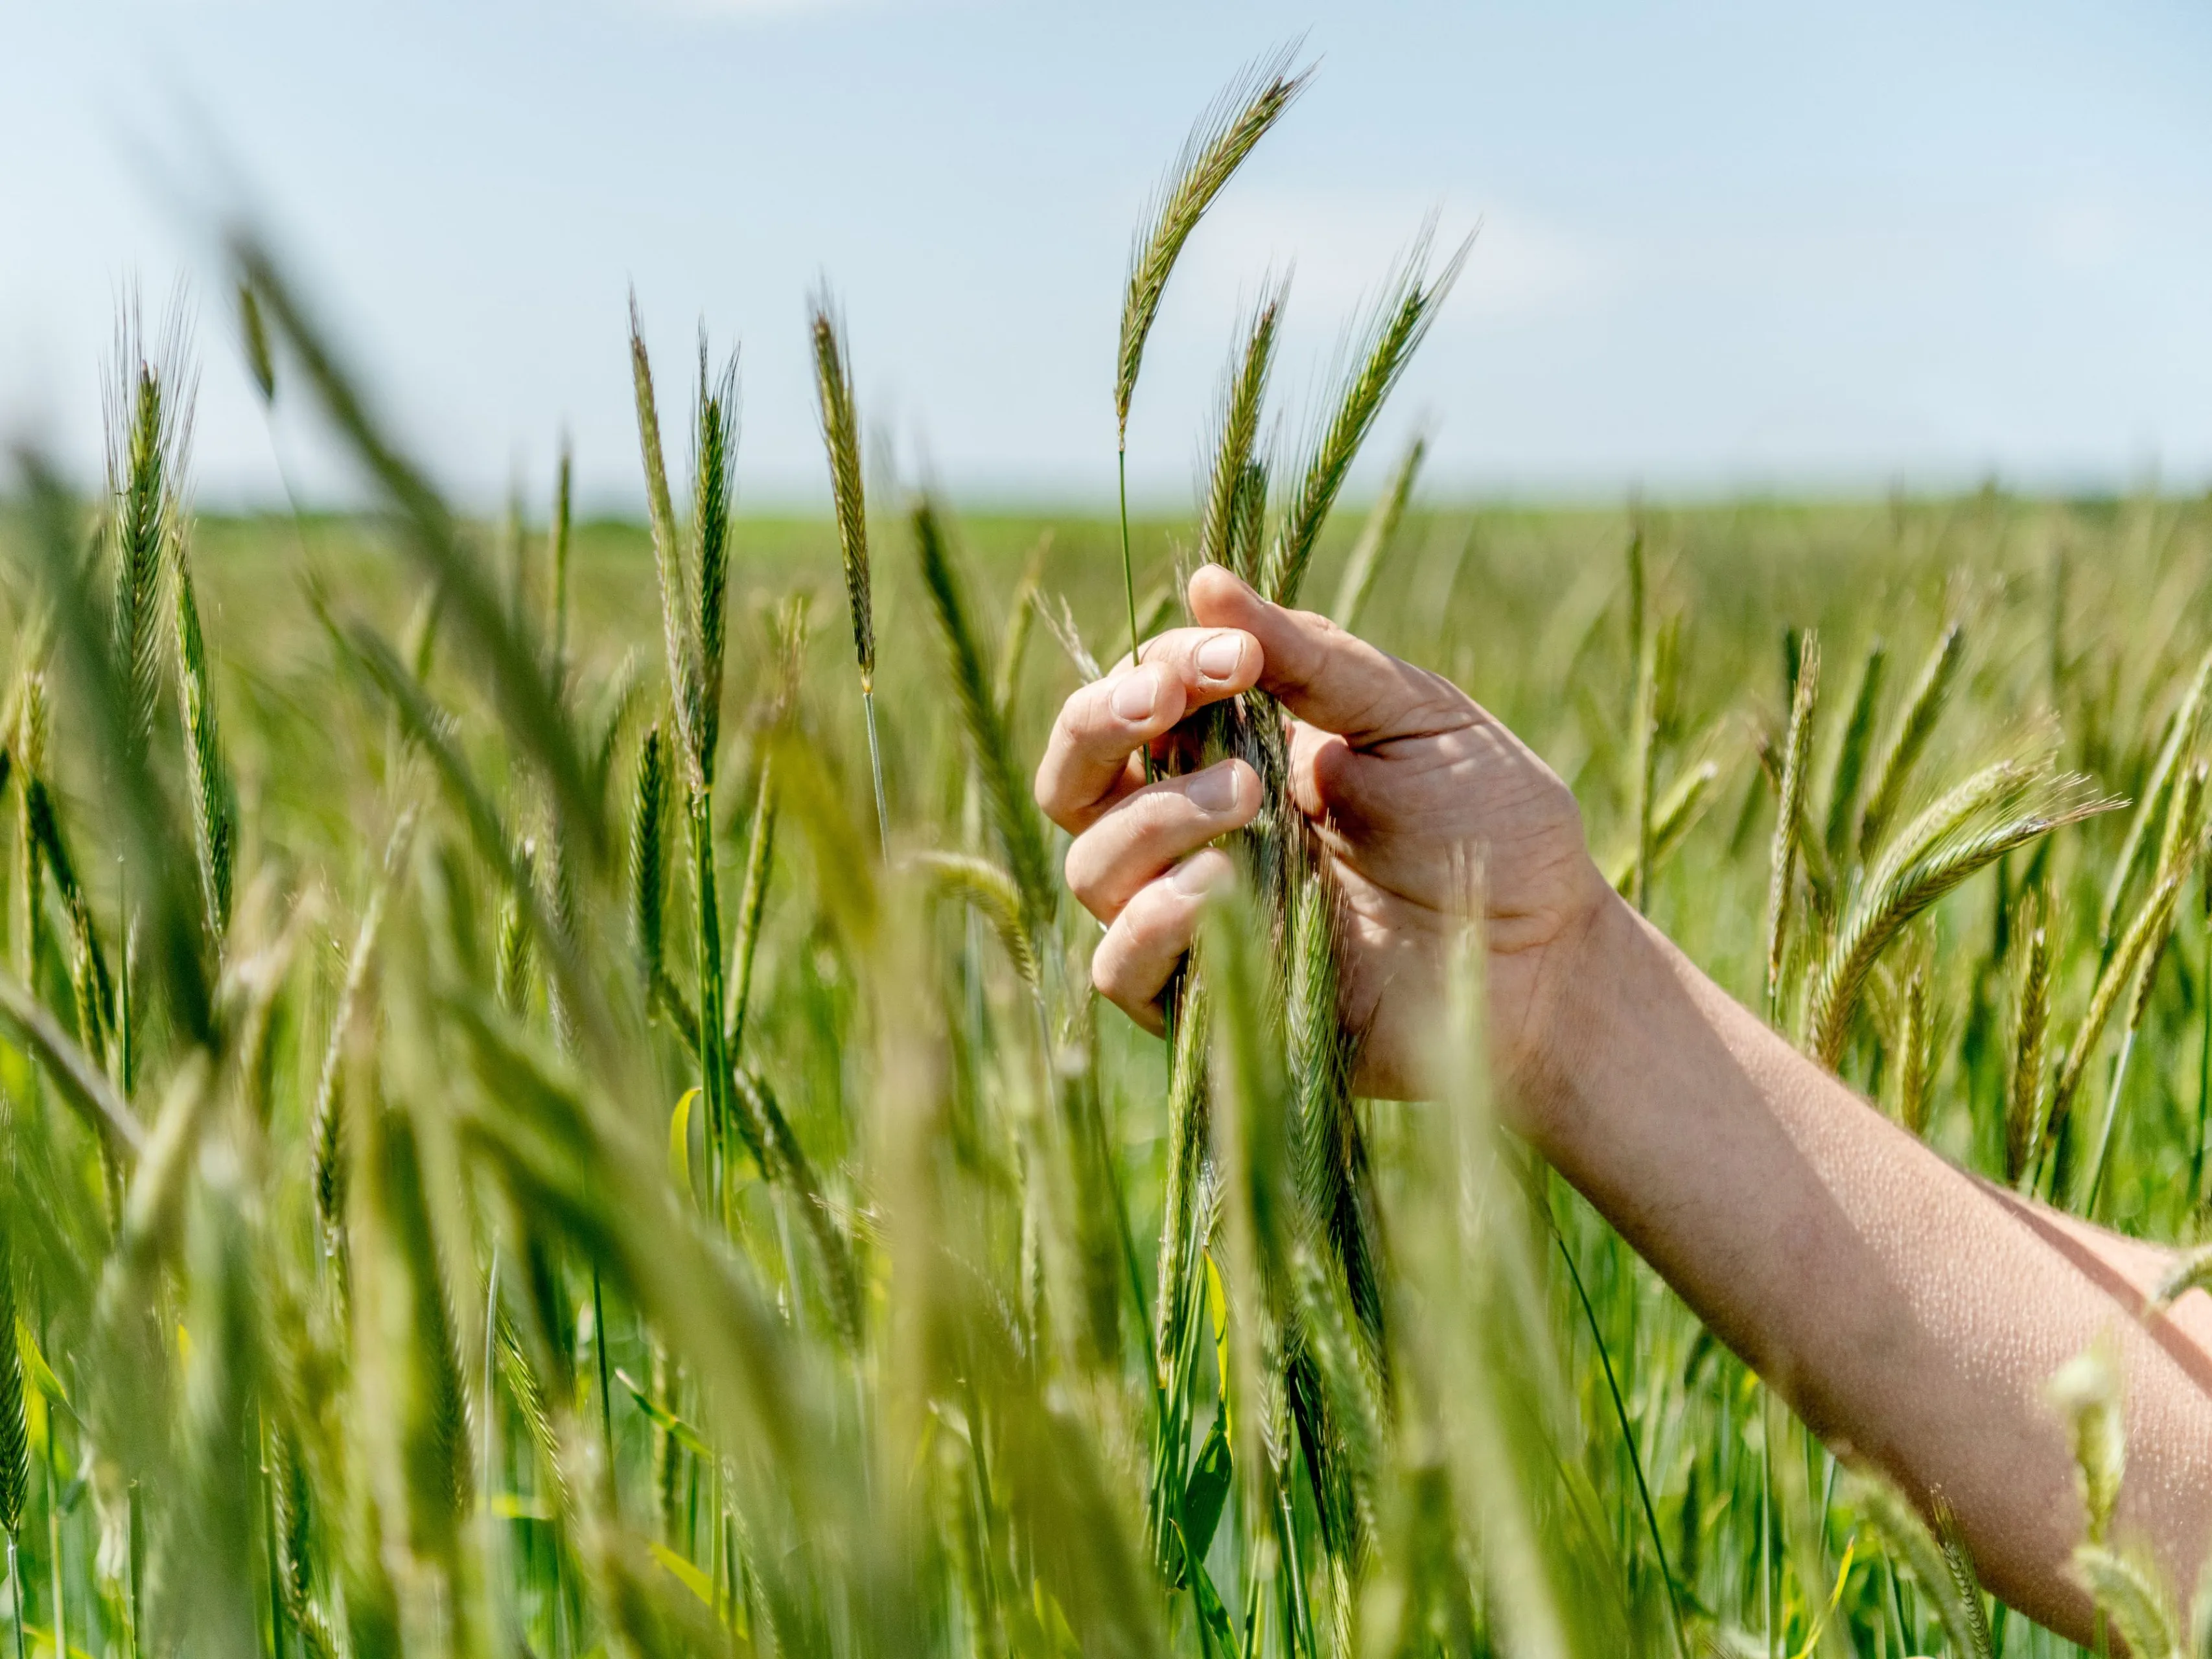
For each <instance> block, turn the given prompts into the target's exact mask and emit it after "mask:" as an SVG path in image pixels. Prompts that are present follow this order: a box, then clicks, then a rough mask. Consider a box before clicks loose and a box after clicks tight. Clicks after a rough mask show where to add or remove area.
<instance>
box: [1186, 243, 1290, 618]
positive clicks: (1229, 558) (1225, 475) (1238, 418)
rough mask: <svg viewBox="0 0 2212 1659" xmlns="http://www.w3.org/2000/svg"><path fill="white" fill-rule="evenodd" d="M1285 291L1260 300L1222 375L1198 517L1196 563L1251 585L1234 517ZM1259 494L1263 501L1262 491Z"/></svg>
mask: <svg viewBox="0 0 2212 1659" xmlns="http://www.w3.org/2000/svg"><path fill="white" fill-rule="evenodd" d="M1287 288H1288V285H1287V283H1275V284H1273V286H1272V287H1271V288H1270V289H1268V290H1267V292H1266V293H1265V294H1264V295H1262V297H1261V301H1260V303H1259V304H1258V305H1257V306H1256V307H1254V309H1253V313H1252V321H1251V324H1250V325H1249V327H1248V328H1247V329H1246V330H1245V331H1244V343H1243V345H1242V346H1241V347H1239V348H1238V349H1237V355H1236V356H1234V357H1233V358H1231V360H1230V363H1229V367H1228V368H1227V370H1226V371H1225V373H1224V374H1223V377H1222V389H1221V416H1220V422H1219V428H1220V434H1221V435H1220V436H1219V438H1218V439H1217V440H1216V441H1215V443H1214V447H1213V466H1212V471H1211V473H1210V474H1209V476H1208V477H1207V480H1206V505H1205V507H1204V508H1203V509H1202V510H1201V511H1200V517H1199V528H1198V557H1199V562H1200V563H1201V564H1218V565H1226V566H1228V567H1229V568H1231V569H1233V570H1235V571H1236V572H1237V574H1238V575H1240V576H1242V577H1243V578H1244V579H1245V580H1247V581H1251V580H1256V578H1257V575H1258V572H1257V571H1256V570H1255V569H1249V568H1245V564H1246V563H1247V562H1248V561H1245V560H1241V559H1240V558H1239V553H1240V552H1241V551H1242V550H1243V549H1242V547H1240V543H1241V542H1242V541H1243V538H1240V537H1239V536H1238V535H1237V512H1238V507H1239V506H1240V504H1241V503H1242V501H1243V496H1244V494H1245V492H1246V490H1247V488H1248V478H1247V474H1248V471H1249V468H1250V467H1251V465H1252V463H1253V453H1254V451H1255V449H1256V448H1257V447H1258V444H1259V438H1260V413H1261V406H1262V405H1263V404H1265V403H1266V401H1267V379H1268V374H1269V372H1270V371H1271V370H1272V369H1273V367H1274V362H1275V343H1276V341H1277V339H1278V337H1279V323H1280V321H1281V318H1282V310H1283V305H1284V301H1285V299H1286V297H1287ZM1259 495H1261V497H1262V498H1264V496H1265V495H1266V489H1265V487H1264V486H1262V487H1261V489H1260V491H1259ZM1255 539H1256V538H1255Z"/></svg>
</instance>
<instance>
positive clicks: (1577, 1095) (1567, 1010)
mask: <svg viewBox="0 0 2212 1659" xmlns="http://www.w3.org/2000/svg"><path fill="white" fill-rule="evenodd" d="M1649 935H1650V924H1649V923H1647V922H1646V921H1644V918H1643V917H1642V916H1640V915H1638V914H1637V913H1636V911H1635V909H1634V908H1632V907H1631V906H1630V904H1629V903H1628V902H1627V901H1626V899H1624V898H1622V897H1621V896H1620V894H1618V893H1616V892H1615V891H1613V888H1612V887H1611V886H1610V885H1609V884H1607V885H1606V886H1605V887H1604V890H1603V891H1602V893H1601V894H1600V895H1598V896H1596V897H1595V899H1594V901H1593V902H1591V903H1590V905H1589V907H1588V908H1587V909H1586V910H1585V911H1584V912H1583V914H1582V915H1581V916H1580V917H1579V918H1578V919H1577V921H1576V922H1575V923H1574V924H1573V925H1572V926H1571V927H1569V928H1567V929H1565V930H1563V931H1562V932H1561V933H1560V934H1559V937H1557V938H1556V939H1553V941H1552V942H1551V943H1550V944H1548V945H1546V946H1545V947H1544V955H1543V959H1542V961H1541V963H1538V964H1537V968H1536V972H1535V974H1534V976H1533V980H1532V983H1531V984H1530V987H1529V989H1528V996H1527V1000H1526V1003H1525V1006H1523V1007H1522V1009H1520V1010H1518V1011H1517V1014H1516V1012H1509V1011H1507V1010H1504V1009H1496V1008H1493V1014H1494V1016H1495V1017H1497V1018H1501V1019H1504V1018H1512V1019H1515V1020H1516V1024H1518V1027H1519V1030H1518V1032H1517V1034H1516V1041H1515V1042H1512V1043H1510V1045H1501V1047H1500V1051H1499V1058H1500V1059H1501V1060H1503V1061H1504V1066H1503V1068H1502V1072H1501V1075H1500V1076H1499V1078H1498V1084H1499V1086H1500V1089H1501V1091H1502V1093H1503V1096H1504V1098H1503V1101H1502V1105H1503V1107H1504V1112H1505V1115H1506V1120H1507V1121H1508V1122H1509V1123H1510V1124H1511V1125H1512V1127H1514V1128H1515V1129H1516V1130H1517V1131H1518V1132H1519V1133H1521V1134H1522V1135H1524V1136H1525V1137H1527V1138H1528V1139H1529V1140H1530V1141H1531V1142H1532V1143H1533V1144H1534V1146H1536V1147H1537V1149H1538V1150H1539V1151H1541V1152H1546V1153H1547V1154H1548V1153H1549V1152H1551V1150H1552V1149H1553V1146H1555V1145H1556V1144H1557V1143H1558V1142H1559V1139H1561V1138H1562V1137H1563V1136H1564V1135H1565V1133H1568V1131H1569V1128H1570V1127H1571V1123H1572V1121H1573V1120H1574V1118H1575V1117H1576V1115H1577V1106H1576V1103H1577V1101H1578V1100H1581V1099H1583V1098H1584V1097H1586V1096H1587V1095H1588V1093H1589V1079H1590V1077H1591V1074H1592V1073H1593V1072H1594V1071H1595V1069H1596V1068H1597V1066H1600V1065H1601V1063H1602V1061H1603V1056H1604V1054H1605V1052H1606V1048H1607V1042H1608V1035H1609V1034H1610V1033H1613V1032H1615V1031H1617V1030H1619V1029H1620V1018H1619V1010H1620V1006H1621V1005H1622V1003H1623V1001H1624V1000H1626V996H1627V994H1628V981H1629V980H1630V978H1631V977H1632V975H1633V974H1634V972H1635V970H1636V968H1637V965H1638V963H1644V962H1645V961H1647V960H1648V959H1649V954H1650V953H1649V951H1648V950H1647V949H1646V948H1644V947H1645V946H1646V945H1648V942H1649Z"/></svg>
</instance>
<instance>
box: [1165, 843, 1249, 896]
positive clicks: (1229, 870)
mask: <svg viewBox="0 0 2212 1659" xmlns="http://www.w3.org/2000/svg"><path fill="white" fill-rule="evenodd" d="M1236 877H1237V866H1235V865H1234V864H1232V863H1231V862H1230V859H1229V854H1226V853H1225V852H1223V851H1222V850H1221V849H1220V848H1218V847H1206V848H1200V850H1199V851H1197V852H1195V853H1193V854H1191V855H1190V856H1189V857H1188V858H1187V859H1185V860H1183V861H1182V863H1181V864H1178V865H1177V866H1176V867H1175V869H1174V870H1173V871H1172V872H1170V874H1169V876H1168V883H1169V884H1170V886H1172V887H1173V888H1174V889H1175V890H1176V891H1177V892H1178V893H1182V894H1185V895H1187V896H1190V897H1194V898H1203V897H1204V896H1206V894H1208V893H1211V892H1212V891H1213V890H1215V889H1216V888H1218V887H1220V886H1222V885H1223V884H1225V883H1227V882H1230V881H1233V880H1235V879H1236Z"/></svg>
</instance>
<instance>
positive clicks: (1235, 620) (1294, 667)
mask: <svg viewBox="0 0 2212 1659" xmlns="http://www.w3.org/2000/svg"><path fill="white" fill-rule="evenodd" d="M1190 607H1191V611H1192V612H1193V614H1194V615H1196V616H1199V617H1203V618H1205V619H1206V621H1208V622H1211V623H1215V624H1217V625H1220V626H1226V627H1232V628H1237V629H1243V630H1244V631H1245V632H1246V633H1249V634H1250V635H1252V636H1253V638H1254V639H1255V640H1256V641H1258V642H1259V645H1260V647H1261V650H1262V651H1263V652H1264V653H1266V657H1267V663H1266V666H1265V667H1264V668H1263V669H1262V670H1261V673H1260V677H1259V684H1261V686H1262V687H1264V688H1265V689H1266V690H1269V691H1272V692H1273V693H1274V695H1275V696H1278V697H1280V698H1281V699H1282V701H1283V706H1284V707H1285V708H1288V709H1289V710H1290V711H1291V714H1295V715H1297V717H1298V719H1300V720H1304V721H1305V722H1306V723H1307V724H1308V725H1309V726H1318V727H1320V728H1321V729H1322V731H1324V732H1335V733H1336V734H1338V735H1339V736H1340V737H1341V738H1344V739H1345V741H1346V742H1347V743H1349V744H1352V747H1354V748H1355V749H1357V748H1361V747H1364V746H1367V745H1370V744H1377V743H1384V742H1388V741H1389V740H1390V739H1391V738H1407V737H1419V736H1426V735H1429V734H1431V733H1434V732H1438V731H1446V730H1450V729H1452V728H1454V727H1456V726H1463V725H1465V724H1466V723H1467V721H1468V718H1469V717H1470V715H1471V714H1472V713H1473V705H1472V704H1470V703H1469V702H1468V699H1467V697H1466V696H1464V695H1463V694H1462V692H1461V691H1460V690H1459V689H1458V688H1457V687H1456V686H1455V685H1453V684H1451V683H1450V682H1449V680H1446V679H1444V678H1442V677H1441V676H1439V675H1436V674H1431V673H1430V672H1429V671H1428V670H1426V669H1425V668H1416V667H1415V666H1414V665H1413V664H1411V663H1409V662H1406V661H1404V660H1402V659H1400V658H1397V657H1394V656H1392V655H1391V654H1390V653H1389V652H1387V651H1381V650H1377V649H1376V647H1373V646H1371V645H1370V644H1368V643H1367V641H1364V640H1363V639H1361V638H1360V637H1359V636H1358V635H1356V634H1349V633H1346V631H1345V630H1344V629H1341V628H1339V627H1338V626H1337V625H1336V624H1335V623H1333V622H1331V621H1330V620H1329V619H1328V617H1322V616H1316V615H1315V614H1314V613H1313V612H1311V611H1292V610H1291V609H1289V608H1288V607H1287V606H1285V605H1274V604H1272V603H1270V602H1269V601H1268V600H1267V599H1263V598H1261V595H1260V594H1259V593H1258V592H1256V591H1255V590H1254V589H1253V587H1252V586H1250V585H1249V583H1247V582H1245V581H1244V580H1242V579H1241V578H1240V577H1238V576H1237V574H1235V573H1234V572H1233V571H1231V570H1228V569H1226V568H1224V567H1222V566H1220V565H1217V564H1209V565H1204V566H1201V567H1200V568H1199V569H1198V570H1197V571H1196V572H1195V573H1194V574H1193V575H1192V577H1191V579H1190Z"/></svg>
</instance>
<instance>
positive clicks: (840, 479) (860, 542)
mask: <svg viewBox="0 0 2212 1659" xmlns="http://www.w3.org/2000/svg"><path fill="white" fill-rule="evenodd" d="M844 332H845V331H844V324H843V322H842V319H840V317H839V316H838V314H837V306H836V301H835V299H834V298H832V296H831V295H830V293H829V288H828V286H827V284H824V285H823V287H822V288H821V289H818V290H817V293H816V295H815V300H814V314H813V319H812V323H811V335H812V338H813V343H814V388H815V396H816V399H817V404H818V405H819V408H820V413H821V419H822V446H823V450H824V452H825V453H827V455H828V457H829V495H830V500H831V502H832V504H833V506H834V507H835V508H836V515H837V549H838V552H839V554H840V555H841V556H842V558H843V561H844V566H845V607H846V609H847V611H849V612H850V613H851V616H852V622H853V655H854V659H855V661H856V662H857V663H858V665H859V666H860V708H861V711H862V713H863V714H865V715H866V720H867V726H868V773H869V776H870V778H871V780H872V781H873V783H874V785H875V790H876V832H877V844H878V848H879V850H880V851H881V852H882V854H883V855H884V858H885V859H886V860H888V859H889V858H890V816H889V813H888V811H887V810H886V808H885V805H884V751H883V744H882V740H881V739H880V738H878V736H877V732H876V609H875V595H874V591H873V586H872V580H871V578H870V573H869V568H868V501H867V492H866V488H865V486H864V484H863V482H862V474H861V470H860V409H859V405H858V404H857V402H856V401H855V399H854V396H853V370H852V362H851V358H850V356H849V355H848V352H847V350H846V347H845V339H844Z"/></svg>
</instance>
